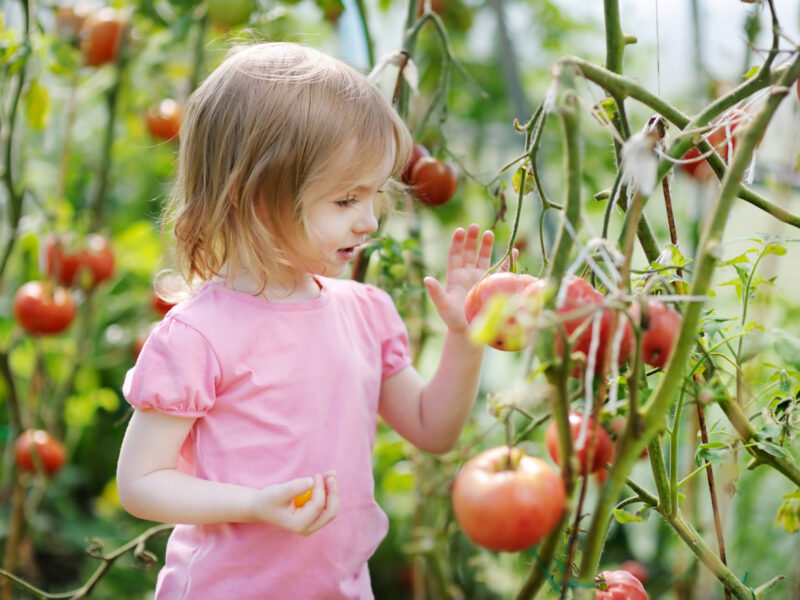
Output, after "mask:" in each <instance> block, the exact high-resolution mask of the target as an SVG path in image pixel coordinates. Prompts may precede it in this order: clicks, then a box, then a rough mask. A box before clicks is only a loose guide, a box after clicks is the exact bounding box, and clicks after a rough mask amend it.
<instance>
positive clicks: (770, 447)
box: [756, 440, 793, 460]
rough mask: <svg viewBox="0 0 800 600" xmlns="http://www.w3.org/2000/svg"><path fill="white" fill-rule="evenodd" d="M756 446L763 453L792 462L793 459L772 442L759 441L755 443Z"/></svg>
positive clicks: (788, 453)
mask: <svg viewBox="0 0 800 600" xmlns="http://www.w3.org/2000/svg"><path fill="white" fill-rule="evenodd" d="M756 446H758V447H759V448H761V449H762V450H763V451H764V452H766V453H768V454H771V455H772V456H777V457H778V458H783V459H786V460H792V459H793V457H792V455H791V453H790V452H789V451H788V450H787V449H786V448H783V447H781V446H778V445H777V444H773V443H772V442H767V441H766V440H760V441H758V442H756Z"/></svg>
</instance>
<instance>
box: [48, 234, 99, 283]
mask: <svg viewBox="0 0 800 600" xmlns="http://www.w3.org/2000/svg"><path fill="white" fill-rule="evenodd" d="M44 265H45V271H47V274H48V275H50V276H51V277H53V278H54V279H55V280H56V281H58V282H59V283H60V284H62V285H66V286H71V285H73V284H74V283H75V281H76V279H77V280H78V281H80V277H79V274H80V272H81V270H82V269H86V270H88V271H89V274H90V275H91V282H90V285H91V287H94V286H96V285H97V284H98V283H100V282H101V281H105V280H106V279H108V278H109V277H111V275H112V274H113V272H114V252H113V250H112V249H111V246H110V245H109V243H108V240H107V239H106V238H105V237H104V236H102V235H101V234H99V233H92V234H90V235H89V236H88V237H87V238H86V240H85V241H84V242H75V241H74V240H72V239H70V236H69V235H68V234H66V235H65V234H58V235H56V234H51V235H49V236H48V237H47V239H46V240H45V243H44Z"/></svg>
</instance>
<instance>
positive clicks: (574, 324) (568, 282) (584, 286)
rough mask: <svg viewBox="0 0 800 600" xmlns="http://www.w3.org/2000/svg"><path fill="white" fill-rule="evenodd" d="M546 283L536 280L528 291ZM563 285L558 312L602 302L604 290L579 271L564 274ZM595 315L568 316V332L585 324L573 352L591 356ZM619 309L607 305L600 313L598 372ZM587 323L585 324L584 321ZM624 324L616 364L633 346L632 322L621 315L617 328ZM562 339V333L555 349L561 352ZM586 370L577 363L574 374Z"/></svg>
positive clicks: (628, 353)
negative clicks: (563, 291) (563, 295)
mask: <svg viewBox="0 0 800 600" xmlns="http://www.w3.org/2000/svg"><path fill="white" fill-rule="evenodd" d="M545 285H546V281H545V280H544V279H539V280H537V281H535V282H533V283H532V284H531V285H530V286H529V289H527V290H526V293H527V294H530V295H533V294H536V293H537V292H539V291H540V290H541V289H543V288H544V286H545ZM562 285H563V286H566V296H565V298H564V303H563V304H562V305H561V306H560V308H559V309H558V314H559V315H569V314H571V313H575V312H578V311H580V310H581V309H583V308H586V307H587V306H591V305H597V304H602V303H603V300H604V296H603V294H601V293H600V292H598V291H597V290H596V289H594V287H593V286H592V284H591V283H589V282H588V281H586V280H585V279H583V278H581V277H578V276H576V275H567V276H565V277H564V280H563V282H562ZM593 318H594V317H593V315H592V314H589V315H583V316H576V317H575V318H574V319H569V320H567V321H566V322H565V323H564V330H565V331H566V333H567V335H568V336H571V335H572V334H573V333H574V332H575V331H576V330H577V329H578V328H579V327H582V326H583V327H584V329H583V332H582V333H581V334H580V336H579V337H578V339H577V340H576V341H575V344H574V345H573V347H572V351H573V352H581V353H582V354H583V355H584V356H586V357H587V359H588V357H589V356H590V354H591V347H592V338H593V335H592V334H593V329H594V327H593V323H592V320H593ZM617 318H618V317H617V313H615V312H614V311H612V310H609V309H604V310H603V311H602V313H601V316H600V324H599V331H598V333H599V338H598V340H597V351H596V353H595V354H594V359H595V372H599V370H600V368H601V365H600V363H601V362H602V361H603V360H604V358H605V353H606V348H608V346H609V345H610V344H612V343H613V342H614V337H615V336H616V329H615V330H614V331H615V333H614V336H613V337H612V335H611V330H612V325H613V323H614V319H617ZM584 323H585V325H584ZM619 327H622V328H623V332H622V338H621V341H620V348H619V356H618V357H617V364H619V365H622V364H623V363H624V362H625V361H626V360H628V357H630V354H631V350H632V348H633V332H632V330H631V326H630V323H629V322H628V320H627V319H625V318H624V317H623V318H622V319H619V321H618V324H617V328H619ZM562 348H563V342H562V340H561V336H560V335H557V336H556V349H557V351H558V353H559V355H561V354H562ZM582 373H583V369H582V368H581V367H580V366H576V367H575V368H574V369H573V371H572V375H573V376H574V377H580V376H581V374H582Z"/></svg>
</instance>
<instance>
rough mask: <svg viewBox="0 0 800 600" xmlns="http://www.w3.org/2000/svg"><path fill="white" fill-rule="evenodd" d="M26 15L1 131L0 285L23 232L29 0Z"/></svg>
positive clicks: (24, 4) (24, 5) (24, 7)
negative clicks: (21, 125) (21, 113)
mask: <svg viewBox="0 0 800 600" xmlns="http://www.w3.org/2000/svg"><path fill="white" fill-rule="evenodd" d="M20 4H21V5H22V13H23V32H24V33H23V36H24V37H23V42H22V45H23V46H24V48H25V53H24V55H23V56H22V57H21V58H20V59H19V61H20V64H19V70H18V72H17V85H16V88H15V89H14V93H13V94H12V95H11V110H10V112H9V114H8V123H6V126H5V127H0V130H4V132H3V135H4V138H3V139H2V140H0V141H2V143H3V146H4V147H5V156H4V158H5V160H4V163H3V182H4V184H5V187H6V192H7V193H8V229H9V231H8V234H9V235H8V240H7V241H6V245H5V248H4V249H3V254H2V257H0V283H1V282H2V279H3V274H4V273H5V270H6V266H8V259H9V258H10V257H11V252H12V251H13V250H14V245H15V244H16V242H17V233H18V229H19V221H20V219H21V218H22V200H23V198H24V193H23V191H22V190H19V189H17V184H16V182H15V181H14V173H15V169H18V168H19V165H14V160H13V159H14V130H15V129H16V123H17V110H18V109H19V100H20V97H21V96H22V89H23V87H24V86H25V78H26V76H27V66H28V59H29V58H30V56H31V51H32V50H31V31H30V30H31V6H30V2H29V0H20Z"/></svg>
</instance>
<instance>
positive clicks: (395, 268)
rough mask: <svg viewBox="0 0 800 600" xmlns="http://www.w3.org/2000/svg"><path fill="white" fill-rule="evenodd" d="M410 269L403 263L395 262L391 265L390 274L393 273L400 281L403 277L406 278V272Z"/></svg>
mask: <svg viewBox="0 0 800 600" xmlns="http://www.w3.org/2000/svg"><path fill="white" fill-rule="evenodd" d="M407 272H408V269H407V268H406V266H405V265H404V264H403V263H395V264H393V265H392V266H391V267H389V275H391V276H392V277H393V278H394V279H397V280H398V281H399V280H401V279H405V276H406V273H407Z"/></svg>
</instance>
